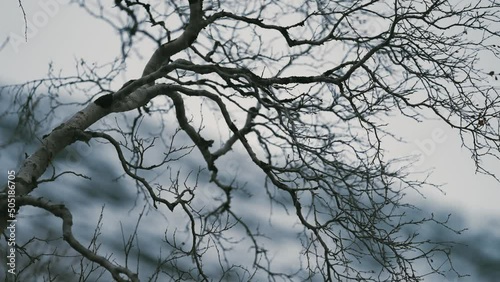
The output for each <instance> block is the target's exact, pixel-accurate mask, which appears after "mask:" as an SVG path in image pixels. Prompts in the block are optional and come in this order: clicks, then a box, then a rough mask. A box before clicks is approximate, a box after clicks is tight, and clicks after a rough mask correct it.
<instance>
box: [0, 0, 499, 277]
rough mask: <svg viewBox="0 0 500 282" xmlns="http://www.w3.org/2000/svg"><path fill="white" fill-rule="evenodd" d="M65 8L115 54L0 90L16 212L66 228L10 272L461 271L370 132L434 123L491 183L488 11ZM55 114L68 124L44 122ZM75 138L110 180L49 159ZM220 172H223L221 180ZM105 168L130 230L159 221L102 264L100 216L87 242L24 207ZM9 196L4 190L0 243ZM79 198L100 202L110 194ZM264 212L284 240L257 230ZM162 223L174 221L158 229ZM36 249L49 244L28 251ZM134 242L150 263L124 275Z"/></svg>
mask: <svg viewBox="0 0 500 282" xmlns="http://www.w3.org/2000/svg"><path fill="white" fill-rule="evenodd" d="M73 2H74V3H72V5H79V7H81V8H82V9H85V10H86V11H87V12H88V14H89V15H91V16H92V17H93V18H95V19H96V20H102V21H104V22H105V23H107V24H109V26H111V27H112V28H114V29H115V30H116V33H117V35H118V36H120V39H121V42H122V45H121V50H119V51H118V52H121V54H119V53H117V55H120V58H119V60H116V61H112V62H108V63H105V64H102V65H98V64H90V63H87V62H85V61H84V60H81V61H79V63H78V65H76V71H75V73H74V74H70V75H63V74H62V73H60V72H58V71H56V70H55V69H54V68H53V67H52V66H51V67H50V71H49V75H48V76H47V77H46V78H44V79H40V80H35V81H28V82H26V83H24V84H21V85H7V86H2V87H1V88H0V90H1V95H2V96H1V97H2V103H4V104H7V105H9V107H8V108H5V109H4V112H3V113H2V118H3V119H10V120H14V119H15V118H16V119H17V120H16V121H15V122H16V123H17V124H18V125H17V127H16V128H12V132H14V133H15V134H13V135H12V136H13V137H12V138H11V139H9V140H8V142H7V143H5V144H2V146H4V148H5V147H6V146H11V145H13V144H23V143H26V137H27V136H29V139H32V140H34V142H35V144H34V147H30V149H29V151H27V152H28V154H27V155H26V158H24V156H22V157H23V159H22V160H21V162H20V164H19V165H18V167H17V169H16V178H15V187H16V193H17V194H16V197H15V201H16V205H17V207H19V213H18V215H17V217H18V219H19V221H22V216H23V213H24V211H25V210H27V209H28V210H30V211H31V213H36V212H40V211H41V210H45V211H46V212H48V213H49V214H50V217H52V218H54V217H55V218H60V219H61V220H62V221H60V220H59V221H53V225H54V226H56V225H57V226H58V229H57V232H59V233H58V234H59V235H58V236H59V237H60V236H61V235H62V239H63V240H64V241H65V242H61V241H60V240H59V241H58V242H52V241H51V240H49V239H48V238H49V237H45V238H43V237H38V236H37V235H35V234H34V235H33V236H32V237H33V238H32V240H30V241H27V242H20V241H18V242H17V245H18V249H17V254H18V263H19V266H18V268H21V266H22V267H23V268H22V269H23V271H24V272H22V273H19V274H18V276H16V277H15V278H13V279H18V280H19V281H28V280H25V279H28V278H24V280H23V275H28V274H29V273H36V275H39V276H40V277H42V276H43V277H45V278H46V279H49V277H53V278H52V279H55V280H57V279H62V278H61V277H64V275H63V274H59V276H57V277H59V278H57V277H56V275H54V273H52V274H51V271H56V270H54V269H52V268H51V267H52V266H51V264H50V263H49V264H47V260H46V258H47V257H49V258H51V259H55V258H61V257H64V256H65V254H66V253H64V252H73V254H74V255H73V256H72V257H71V258H72V259H71V260H64V259H59V260H56V262H54V263H53V264H57V265H58V266H59V270H57V271H60V270H61V268H62V269H64V268H66V270H67V272H68V273H74V274H76V275H77V277H79V278H73V279H74V280H73V281H77V280H78V279H79V280H78V281H97V280H98V278H100V279H102V281H109V279H111V278H110V277H111V276H112V277H113V279H115V280H117V281H139V280H141V281H167V280H175V281H180V280H194V281H221V280H222V281H267V280H269V281H282V280H284V281H288V280H289V281H323V280H324V281H420V280H422V279H424V278H426V277H429V276H432V275H449V273H450V271H451V272H452V273H456V274H455V275H459V273H458V272H457V271H456V270H455V269H454V267H453V263H452V260H451V255H450V252H451V249H452V244H451V243H449V242H442V241H440V242H433V241H431V240H429V239H428V238H425V237H423V236H419V228H420V227H421V226H429V225H430V226H433V225H435V226H436V228H438V227H439V228H445V229H446V228H447V226H448V224H447V219H446V218H444V219H443V218H437V217H434V216H433V215H432V213H431V212H429V213H427V216H424V217H421V218H420V219H415V218H414V217H412V216H410V215H411V214H412V213H413V211H414V210H416V209H417V207H415V206H413V205H412V204H410V203H408V202H406V201H405V198H404V195H405V194H406V193H407V191H417V192H418V191H420V190H421V189H422V188H423V187H426V186H435V185H433V184H432V183H427V182H426V181H425V178H424V179H421V178H420V177H417V176H416V175H413V174H411V173H410V172H411V165H412V159H408V158H406V157H401V158H400V159H389V158H388V157H387V156H386V155H385V151H384V149H387V148H385V147H384V146H385V145H384V144H385V143H384V141H387V140H391V139H392V140H398V134H397V132H390V131H389V130H387V128H386V126H385V125H386V124H387V122H388V120H389V119H391V118H393V117H399V118H404V119H412V120H424V119H426V118H428V117H432V118H436V117H437V118H439V119H441V120H442V122H444V123H446V124H448V125H449V126H451V127H452V128H454V129H456V130H457V132H458V133H459V134H460V136H461V137H462V141H463V145H464V146H465V147H466V148H468V149H469V150H470V153H471V154H472V156H473V159H474V161H475V163H476V167H477V169H478V171H480V172H482V173H489V171H488V169H487V168H486V167H484V166H483V165H482V160H483V159H484V158H495V159H498V157H499V145H500V139H499V123H498V115H499V110H500V99H499V98H500V97H499V94H498V89H497V88H495V86H494V84H492V79H494V78H495V76H496V75H497V74H498V73H497V71H496V70H492V69H481V68H479V67H478V66H477V65H478V62H479V59H480V58H481V56H486V55H487V56H490V58H492V59H498V58H499V46H498V45H495V42H497V44H498V42H499V41H498V40H499V30H498V25H496V26H495V25H494V24H495V23H498V22H499V20H500V15H499V13H500V4H499V3H498V2H497V1H495V0H491V1H475V0H473V1H460V2H457V3H456V1H448V0H439V1H425V0H417V1H399V0H395V1H365V0H361V1H342V0H340V1H322V0H316V1H276V0H264V1H243V2H241V1H202V0H189V1H173V0H169V1H149V2H148V1H143V2H139V1H126V0H125V1H115V3H114V5H110V3H109V2H107V1H100V0H97V1H83V0H79V1H73ZM139 43H140V44H142V45H141V46H145V45H144V44H151V43H152V44H155V48H156V50H154V52H152V55H151V54H149V53H148V51H147V50H149V49H147V48H144V47H139ZM89 44H90V43H89ZM96 44H106V43H105V42H99V43H96ZM141 56H146V58H149V60H144V63H145V66H144V70H143V72H142V76H140V77H136V78H135V79H133V80H130V81H128V82H127V83H125V84H123V85H122V86H121V88H120V87H116V85H117V81H119V80H120V76H121V74H122V73H123V72H125V69H126V64H127V62H128V61H129V60H133V59H135V60H136V59H137V58H142V57H141ZM496 63H497V64H498V61H497V62H496ZM70 94H72V95H73V96H69V95H70ZM82 97H84V98H83V99H82ZM69 109H71V110H72V111H73V110H74V115H72V116H71V117H70V118H69V119H67V120H64V121H62V120H58V119H57V117H58V116H60V115H61V113H64V112H66V113H67V112H68V111H69ZM75 109H76V110H75ZM55 121H57V122H60V123H59V124H56V125H55V126H53V127H52V128H50V130H48V131H47V130H46V127H47V125H52V124H53V123H54V122H55ZM61 121H62V122H61ZM20 134H22V136H23V138H20V137H19V135H20ZM16 136H17V137H16ZM75 142H76V143H77V144H78V143H81V142H85V143H87V144H88V145H89V146H90V147H92V148H96V149H95V150H98V149H99V148H101V147H102V148H104V149H105V150H108V151H109V150H112V151H113V154H114V159H105V160H104V161H103V162H102V163H100V165H102V166H103V167H104V166H109V165H111V164H114V163H115V162H117V161H119V163H120V165H121V167H120V169H121V171H120V172H117V174H116V175H114V176H109V175H102V176H101V178H95V177H92V179H89V177H87V176H86V174H87V173H89V172H88V171H89V170H94V171H98V170H100V169H102V168H100V167H97V166H93V165H91V166H89V167H88V168H86V169H85V170H84V169H83V166H82V171H78V168H75V169H74V170H59V169H58V166H57V162H60V161H62V160H61V159H58V156H60V154H62V152H64V150H67V147H68V146H70V145H71V144H73V143H75ZM188 160H189V163H190V164H189V165H186V163H188ZM235 163H236V165H237V164H238V163H239V164H241V166H240V167H239V168H238V170H234V169H229V168H228V166H235ZM228 171H229V172H231V173H228ZM120 174H121V175H122V176H123V177H122V178H126V179H129V181H130V180H132V181H133V183H134V184H135V187H132V186H130V185H119V184H117V182H115V183H114V184H110V185H116V186H119V188H116V189H115V190H114V191H122V192H119V193H132V194H134V195H135V196H134V197H135V198H136V199H135V202H132V203H131V205H130V207H126V209H131V210H132V209H133V210H134V212H132V213H131V217H133V218H134V220H135V219H137V218H138V219H137V223H136V224H137V225H139V223H140V222H141V220H145V218H148V217H151V216H154V215H161V216H160V217H159V220H156V221H155V223H154V225H155V227H156V228H157V229H161V232H162V233H160V234H163V233H164V238H163V239H164V242H163V245H159V246H155V247H154V248H151V246H149V248H148V247H145V246H147V245H148V241H147V240H143V241H141V238H142V237H141V228H137V227H136V228H135V231H134V233H133V236H131V237H130V238H131V239H129V241H127V240H124V241H125V242H126V244H125V247H124V248H123V250H122V252H121V253H117V252H116V251H114V252H113V253H110V252H107V251H106V250H103V249H102V248H100V246H101V243H100V242H99V235H100V234H101V232H102V233H104V232H105V228H106V225H105V224H102V220H103V219H102V218H100V217H99V216H96V217H89V218H88V219H87V220H88V221H89V222H91V223H92V224H94V227H95V226H97V228H95V233H94V234H93V236H92V239H91V240H90V241H88V240H86V239H85V240H84V239H82V238H86V237H81V236H80V235H79V234H78V232H77V231H75V230H76V229H75V228H74V226H73V221H74V220H75V219H77V218H78V217H83V218H86V217H87V215H82V214H78V212H77V211H73V210H72V209H71V208H70V205H68V203H67V202H65V200H61V199H59V198H50V197H48V196H43V197H42V196H40V197H39V195H37V194H36V192H37V191H39V190H44V191H50V189H51V186H52V185H54V184H55V183H57V182H58V181H61V180H62V179H71V181H75V183H86V184H84V185H87V186H93V185H100V184H99V183H102V182H103V181H108V180H110V179H112V178H116V177H117V175H120ZM249 174H251V175H252V176H251V177H250V178H248V177H247V176H248V175H249ZM254 176H255V177H254ZM257 176H258V177H257ZM492 176H493V177H495V176H494V175H492ZM106 177H107V178H106ZM245 177H247V178H245ZM80 181H81V182H80ZM202 181H205V182H204V183H203V185H200V183H201V182H202ZM245 181H246V182H248V181H251V183H247V185H245ZM37 187H38V188H37ZM35 188H36V190H35ZM75 188H76V186H75V187H72V186H71V185H70V186H68V187H66V188H65V190H66V191H67V193H71V190H72V189H75ZM8 189H9V187H4V188H3V192H2V194H0V195H1V198H0V200H1V201H0V204H1V210H2V213H1V215H2V219H1V223H2V230H3V231H4V236H5V235H6V234H7V233H6V229H5V227H6V223H7V219H9V217H8V216H9V215H8V214H7V213H5V212H4V211H6V210H7V196H8V195H7V191H8ZM131 190H132V191H131ZM94 193H95V194H94V197H95V198H97V199H101V202H102V204H104V206H103V209H104V210H106V209H107V208H109V207H106V206H105V204H106V203H105V202H104V200H103V199H107V198H106V197H104V196H102V195H101V194H99V193H105V192H103V191H96V192H94ZM254 195H255V196H254ZM256 195H258V196H256ZM67 200H68V201H69V199H67ZM248 202H252V206H251V207H253V209H248V207H249V206H245V203H248ZM127 203H128V202H127ZM140 206H144V209H143V210H141V209H134V207H136V208H137V207H140ZM33 207H35V208H36V209H34V208H33ZM262 210H263V211H267V217H268V218H269V219H268V220H269V221H273V222H279V223H280V224H279V226H275V227H274V228H281V230H280V231H276V230H274V229H273V228H261V224H262V225H265V223H264V222H262V223H260V222H258V220H256V216H257V214H258V213H259V212H261V211H262ZM102 215H103V213H101V216H102ZM173 217H176V218H178V220H179V221H180V222H183V223H182V224H181V225H179V226H175V225H172V222H170V221H168V220H167V219H169V218H173ZM95 224H97V225H95ZM132 225H133V224H132ZM448 230H449V232H455V233H459V232H460V231H456V230H453V229H452V228H449V229H448ZM287 232H289V233H287ZM114 236H117V235H114ZM118 237H120V240H122V239H121V237H122V236H121V235H120V236H118ZM124 237H126V236H124ZM285 238H286V239H287V240H290V241H293V242H291V243H290V244H291V245H290V246H292V245H293V243H295V244H296V245H297V244H298V246H301V248H299V249H298V250H297V252H296V253H294V256H298V255H299V254H300V257H299V258H298V259H295V257H293V258H292V257H290V260H293V261H296V262H298V263H294V264H290V265H288V268H283V267H280V266H278V264H279V261H284V260H285V261H286V260H287V259H288V257H287V255H286V253H285V254H284V253H280V254H281V256H277V255H276V254H275V253H273V252H272V244H273V242H275V243H274V244H277V243H278V242H280V240H284V239H285ZM36 242H43V243H44V244H46V245H48V246H50V245H51V244H52V243H53V244H54V246H59V248H53V249H51V250H52V251H51V252H45V253H44V255H42V254H39V253H37V252H40V248H39V247H35V246H39V245H36V244H34V243H36ZM139 242H141V243H140V244H139ZM270 242H271V243H270ZM61 243H64V244H61ZM139 245H141V246H143V248H146V249H147V251H145V250H141V252H142V253H145V252H146V253H147V255H148V256H149V257H150V258H151V259H150V260H147V261H146V260H138V261H137V262H135V259H137V257H138V256H139V255H137V253H138V252H139V251H138V249H139ZM31 246H33V247H31ZM64 246H66V248H65V247H64ZM132 249H134V250H135V251H134V252H131V250H132ZM160 249H164V250H166V249H168V252H167V251H163V252H160V251H159V250H160ZM62 250H64V252H63V251H62ZM241 250H243V251H244V252H243V253H242V252H241ZM155 251H157V252H156V253H155ZM136 256H137V257H136ZM238 256H239V257H240V258H241V257H245V258H246V260H244V262H245V263H243V262H242V261H240V260H237V259H235V258H237V257H238ZM248 258H250V259H248ZM131 261H134V263H136V264H134V263H132V262H131ZM21 264H22V265H21ZM144 264H147V265H149V268H147V267H144V266H143V265H144ZM88 265H91V266H92V267H87V268H86V267H85V266H88ZM139 266H141V267H139ZM51 275H52V276H51ZM26 277H27V276H26ZM54 277H56V278H54ZM89 277H91V278H89ZM86 279H87V280H86ZM61 281H62V280H61Z"/></svg>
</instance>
